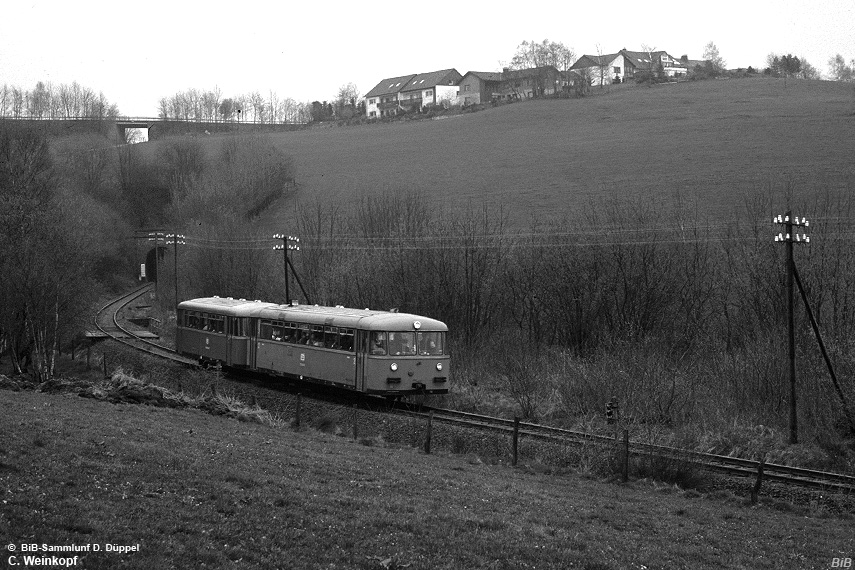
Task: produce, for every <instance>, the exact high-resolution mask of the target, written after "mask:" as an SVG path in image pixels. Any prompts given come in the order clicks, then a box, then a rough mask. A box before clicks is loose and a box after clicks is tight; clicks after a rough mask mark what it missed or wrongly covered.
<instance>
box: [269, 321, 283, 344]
mask: <svg viewBox="0 0 855 570" xmlns="http://www.w3.org/2000/svg"><path fill="white" fill-rule="evenodd" d="M282 328H283V327H282V323H281V322H280V321H276V322H274V323H273V332H272V335H273V336H272V338H273V340H278V341H280V342H281V341H282V338H283V336H282V335H283V334H284V332H283V330H282Z"/></svg>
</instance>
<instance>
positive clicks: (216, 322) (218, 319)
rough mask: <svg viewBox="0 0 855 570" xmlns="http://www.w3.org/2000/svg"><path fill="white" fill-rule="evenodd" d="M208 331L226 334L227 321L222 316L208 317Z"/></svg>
mask: <svg viewBox="0 0 855 570" xmlns="http://www.w3.org/2000/svg"><path fill="white" fill-rule="evenodd" d="M206 323H207V327H208V328H207V329H205V330H208V331H210V332H214V333H219V334H225V332H226V319H225V318H224V317H223V316H222V315H206Z"/></svg>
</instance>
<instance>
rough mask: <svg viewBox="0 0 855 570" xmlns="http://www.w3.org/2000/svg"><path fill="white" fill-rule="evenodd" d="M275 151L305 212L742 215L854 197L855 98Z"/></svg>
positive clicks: (380, 135)
mask: <svg viewBox="0 0 855 570" xmlns="http://www.w3.org/2000/svg"><path fill="white" fill-rule="evenodd" d="M271 140H273V141H274V143H275V144H276V145H277V146H279V147H280V148H282V149H283V150H284V151H285V152H286V153H288V154H289V155H291V156H293V157H294V160H295V164H296V170H297V177H298V180H299V181H300V183H301V184H303V193H302V198H301V203H302V204H305V203H308V202H311V201H312V200H315V199H318V200H321V201H323V202H336V203H339V204H342V205H343V206H347V205H349V204H352V203H353V199H354V197H358V196H363V195H376V194H378V193H383V192H389V191H394V192H415V193H419V194H423V195H426V196H431V197H432V198H433V200H434V201H435V203H436V204H437V205H441V206H443V207H445V208H448V209H456V208H460V207H464V206H466V205H468V204H473V205H475V206H478V205H480V204H482V203H489V204H499V203H501V204H504V205H505V206H506V207H507V209H508V211H509V213H510V214H511V219H512V221H514V222H515V223H517V224H527V223H528V222H529V221H530V220H531V219H535V218H537V219H543V218H544V217H548V216H552V215H554V214H557V213H574V212H575V213H578V212H579V210H580V209H584V208H585V207H586V206H590V205H592V204H595V203H597V201H599V200H600V199H602V198H614V199H617V200H618V201H624V200H627V199H638V198H643V199H644V200H649V199H653V200H656V201H657V203H661V204H662V205H663V212H664V213H667V214H670V213H671V212H672V211H673V208H674V206H675V204H677V202H678V201H679V203H680V205H681V207H682V208H688V209H691V210H692V211H694V210H695V209H696V210H697V211H698V213H699V214H700V215H701V217H703V216H707V215H709V216H730V215H733V214H735V213H736V211H738V210H741V208H742V200H743V198H744V196H745V195H746V194H748V193H750V192H751V191H752V190H754V189H758V188H759V189H761V190H762V189H764V188H768V187H770V186H771V187H773V188H779V187H780V186H782V185H783V184H784V183H785V181H790V182H791V183H792V186H793V188H794V189H795V191H796V194H797V195H801V196H810V195H812V193H813V192H815V191H816V188H817V187H820V186H821V187H822V188H826V189H834V190H840V189H846V188H849V189H850V190H851V188H852V185H853V182H855V163H853V161H852V157H853V156H855V92H853V89H852V86H851V85H846V84H842V83H832V82H823V81H788V82H784V80H780V79H770V78H750V79H733V80H727V81H704V82H691V83H680V84H676V85H673V84H672V85H663V86H657V87H653V88H648V87H637V86H634V85H627V86H613V87H612V88H611V90H610V91H609V92H607V93H602V94H600V93H597V94H596V95H595V96H592V97H589V98H585V99H564V100H540V101H529V102H524V103H520V104H513V105H507V106H502V107H498V108H494V109H488V110H485V111H482V112H478V113H473V114H466V115H461V116H456V117H449V118H446V119H445V120H432V121H410V122H404V123H393V124H376V125H364V126H359V127H346V128H326V129H323V128H315V129H309V130H306V131H300V132H291V133H282V134H277V135H271ZM774 199H775V201H776V202H778V203H779V202H780V201H781V200H782V197H781V196H775V197H774ZM778 203H776V204H775V207H779V206H778ZM288 207H293V206H291V205H288V206H285V208H286V209H287V208H288ZM282 214H283V212H273V213H271V215H270V218H269V219H274V218H275V219H279V220H281V215H282Z"/></svg>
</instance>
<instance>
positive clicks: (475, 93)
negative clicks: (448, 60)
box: [457, 71, 502, 106]
mask: <svg viewBox="0 0 855 570" xmlns="http://www.w3.org/2000/svg"><path fill="white" fill-rule="evenodd" d="M457 86H458V88H459V90H458V101H459V103H460V104H462V105H464V106H468V105H478V104H479V103H487V102H488V101H492V100H493V99H497V98H499V97H501V95H502V74H501V73H499V72H498V71H467V72H466V75H464V76H463V79H461V80H460V82H459V83H458V84H457Z"/></svg>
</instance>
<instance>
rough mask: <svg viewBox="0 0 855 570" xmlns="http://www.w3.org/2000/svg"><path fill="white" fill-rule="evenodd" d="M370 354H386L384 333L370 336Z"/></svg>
mask: <svg viewBox="0 0 855 570" xmlns="http://www.w3.org/2000/svg"><path fill="white" fill-rule="evenodd" d="M370 350H371V354H376V355H383V354H386V333H382V332H375V333H373V334H372V335H371V348H370Z"/></svg>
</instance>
